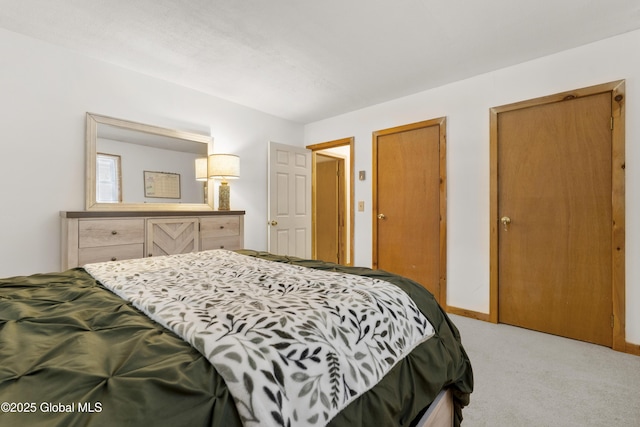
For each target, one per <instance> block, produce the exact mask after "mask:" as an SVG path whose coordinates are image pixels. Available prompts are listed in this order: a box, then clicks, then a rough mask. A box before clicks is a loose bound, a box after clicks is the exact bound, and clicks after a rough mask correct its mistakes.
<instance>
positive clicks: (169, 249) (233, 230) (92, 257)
mask: <svg viewBox="0 0 640 427" xmlns="http://www.w3.org/2000/svg"><path fill="white" fill-rule="evenodd" d="M244 214H245V212H244V211H175V212H173V211H166V212H165V211H163V212H151V211H130V212H129V211H122V212H121V211H117V212H116V211H114V212H97V211H75V212H60V220H61V230H62V239H61V245H60V247H61V262H60V268H61V270H67V269H69V268H74V267H80V266H82V265H84V264H87V263H91V262H102V261H115V260H122V259H130V258H143V257H149V256H159V255H171V254H179V253H186V252H196V251H204V250H209V249H230V250H235V249H242V248H243V246H244Z"/></svg>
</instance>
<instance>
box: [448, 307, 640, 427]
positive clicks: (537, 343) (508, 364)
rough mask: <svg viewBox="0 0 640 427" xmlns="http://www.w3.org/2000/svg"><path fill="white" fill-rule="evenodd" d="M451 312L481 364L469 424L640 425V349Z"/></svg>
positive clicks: (491, 426)
mask: <svg viewBox="0 0 640 427" xmlns="http://www.w3.org/2000/svg"><path fill="white" fill-rule="evenodd" d="M450 317H451V319H452V320H453V322H454V323H455V324H456V325H457V326H458V329H459V330H460V334H461V336H462V344H463V345H464V347H465V349H466V350H467V353H468V354H469V358H470V359H471V364H472V366H473V372H474V380H475V387H474V392H473V394H471V404H470V405H469V406H467V407H466V408H464V409H463V411H462V414H463V417H464V420H463V422H462V425H463V426H464V427H484V426H486V427H529V426H532V427H546V426H549V427H558V426H560V427H573V426H576V427H586V426H594V427H627V426H628V427H634V426H635V427H637V426H640V357H638V356H634V355H630V354H625V353H620V352H616V351H613V350H611V349H609V348H606V347H601V346H598V345H594V344H588V343H584V342H580V341H574V340H570V339H566V338H561V337H556V336H553V335H547V334H543V333H539V332H535V331H530V330H526V329H522V328H516V327H513V326H509V325H503V324H497V325H496V324H492V323H488V322H483V321H480V320H474V319H470V318H467V317H461V316H456V315H450Z"/></svg>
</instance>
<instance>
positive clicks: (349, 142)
mask: <svg viewBox="0 0 640 427" xmlns="http://www.w3.org/2000/svg"><path fill="white" fill-rule="evenodd" d="M354 143H355V138H354V137H348V138H341V139H336V140H333V141H327V142H321V143H318V144H311V145H307V146H306V148H307V149H308V150H311V157H312V160H311V165H312V166H311V224H312V225H311V242H312V243H311V248H312V256H313V257H314V258H315V255H316V254H315V251H316V153H317V152H318V151H322V150H326V149H328V148H335V147H343V146H349V177H348V178H347V179H348V180H349V192H348V202H347V204H348V206H349V214H348V218H349V227H348V228H349V232H348V237H347V238H348V240H349V242H348V243H349V250H348V251H346V252H347V253H348V254H349V258H348V261H347V263H346V264H345V265H353V252H354V251H353V249H354V248H353V243H354V235H355V234H354V228H355V227H354V221H355V210H354V207H355V205H354V199H355V198H354V184H355V182H354V167H355V153H354Z"/></svg>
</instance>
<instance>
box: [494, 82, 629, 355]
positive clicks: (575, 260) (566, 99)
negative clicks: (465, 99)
mask: <svg viewBox="0 0 640 427" xmlns="http://www.w3.org/2000/svg"><path fill="white" fill-rule="evenodd" d="M623 101H624V82H623V81H618V82H613V83H610V84H604V85H599V86H594V87H590V88H585V89H580V90H577V91H572V92H566V93H561V94H557V95H552V96H548V97H543V98H538V99H534V100H530V101H525V102H520V103H516V104H510V105H506V106H502V107H496V108H493V109H491V218H492V224H491V255H490V258H491V268H490V270H491V273H490V276H491V277H490V281H491V284H490V287H491V310H490V318H491V320H492V321H494V322H501V323H507V324H511V325H514V326H520V327H524V328H528V329H533V330H537V331H540V332H545V333H551V334H554V335H559V336H564V337H568V338H573V339H577V340H581V341H586V342H591V343H595V344H600V345H604V346H608V347H613V348H620V349H623V348H624V347H625V341H624V117H623V108H622V105H623Z"/></svg>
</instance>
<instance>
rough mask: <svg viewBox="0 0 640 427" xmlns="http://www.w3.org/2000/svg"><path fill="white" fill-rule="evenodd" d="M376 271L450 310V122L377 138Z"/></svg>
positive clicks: (418, 125)
mask: <svg viewBox="0 0 640 427" xmlns="http://www.w3.org/2000/svg"><path fill="white" fill-rule="evenodd" d="M372 210H373V218H372V220H373V245H372V246H373V268H379V269H382V270H386V271H390V272H393V273H396V274H399V275H402V276H405V277H408V278H410V279H412V280H414V281H416V282H418V283H420V284H421V285H422V286H424V287H425V288H426V289H428V290H429V291H430V292H431V293H432V294H433V295H434V296H435V298H436V300H437V301H438V302H439V303H440V305H442V306H443V307H445V306H446V301H445V300H446V271H447V269H446V218H447V215H446V118H444V117H443V118H438V119H433V120H428V121H424V122H419V123H413V124H410V125H405V126H399V127H395V128H391V129H385V130H381V131H377V132H374V133H373V204H372Z"/></svg>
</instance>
